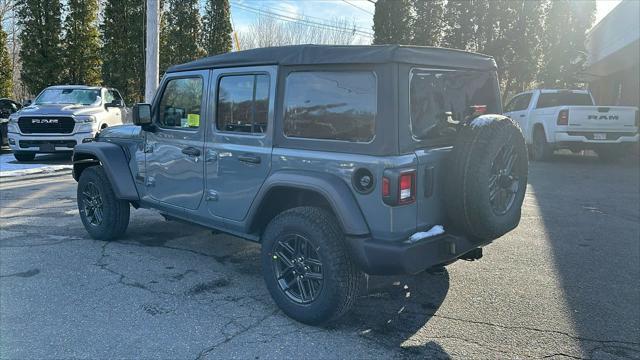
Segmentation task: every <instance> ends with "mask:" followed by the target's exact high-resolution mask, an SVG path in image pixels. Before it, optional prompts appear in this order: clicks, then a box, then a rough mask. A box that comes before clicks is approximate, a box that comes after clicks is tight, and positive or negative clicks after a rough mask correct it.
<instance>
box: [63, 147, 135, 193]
mask: <svg viewBox="0 0 640 360" xmlns="http://www.w3.org/2000/svg"><path fill="white" fill-rule="evenodd" d="M93 159H97V160H98V161H99V162H100V165H102V167H103V168H104V171H105V173H107V177H108V178H109V182H110V183H111V186H112V187H113V192H114V194H115V195H116V197H117V198H118V199H122V200H131V201H135V200H140V196H139V195H138V190H137V189H136V185H135V182H134V181H133V176H132V175H131V169H129V160H128V158H127V154H126V153H125V152H124V150H123V149H122V147H121V146H120V145H117V144H113V143H108V142H96V141H94V142H89V143H84V144H78V145H76V147H75V148H74V149H73V178H74V179H75V180H76V181H78V179H79V178H80V173H81V171H79V170H80V169H84V167H82V166H80V165H81V164H83V163H86V162H92V161H94V160H93Z"/></svg>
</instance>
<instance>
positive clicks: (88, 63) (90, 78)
mask: <svg viewBox="0 0 640 360" xmlns="http://www.w3.org/2000/svg"><path fill="white" fill-rule="evenodd" d="M68 6H69V11H68V13H67V17H66V18H65V21H64V29H65V35H64V39H63V49H64V64H65V68H66V69H67V74H66V75H67V76H66V79H65V80H66V82H67V83H70V84H87V85H99V84H100V82H101V76H100V64H101V61H100V32H99V31H98V24H97V17H98V1H97V0H68Z"/></svg>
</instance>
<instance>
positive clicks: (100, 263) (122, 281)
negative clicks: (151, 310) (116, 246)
mask: <svg viewBox="0 0 640 360" xmlns="http://www.w3.org/2000/svg"><path fill="white" fill-rule="evenodd" d="M109 244H110V242H105V243H104V244H103V245H102V250H101V252H100V257H99V258H98V260H97V261H96V263H95V265H96V266H98V267H99V268H100V269H101V270H104V271H107V272H109V273H111V274H113V275H117V276H118V281H117V283H118V284H121V285H123V286H128V287H132V288H136V289H141V290H145V291H148V292H150V293H152V294H164V295H169V296H175V295H176V294H173V293H170V292H166V291H159V290H153V289H150V288H148V287H147V286H145V285H144V284H141V283H139V282H137V281H135V280H133V281H131V282H127V281H125V280H127V279H130V278H129V277H127V276H126V275H125V274H122V273H119V272H117V271H115V270H112V269H110V268H109V267H108V266H109V265H110V264H109V263H106V262H104V259H105V258H106V257H107V256H109V255H107V246H108V245H109Z"/></svg>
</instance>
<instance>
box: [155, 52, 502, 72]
mask: <svg viewBox="0 0 640 360" xmlns="http://www.w3.org/2000/svg"><path fill="white" fill-rule="evenodd" d="M379 63H405V64H414V65H421V66H438V67H453V68H467V69H476V70H493V69H496V63H495V61H494V60H493V58H492V57H490V56H487V55H482V54H478V53H472V52H467V51H462V50H454V49H446V48H435V47H424V46H404V45H290V46H280V47H270V48H258V49H251V50H245V51H237V52H230V53H226V54H222V55H216V56H211V57H207V58H202V59H199V60H195V61H191V62H188V63H186V64H181V65H174V66H171V67H170V68H169V69H168V70H167V72H176V71H188V70H200V69H208V68H222V67H231V66H252V65H328V64H379Z"/></svg>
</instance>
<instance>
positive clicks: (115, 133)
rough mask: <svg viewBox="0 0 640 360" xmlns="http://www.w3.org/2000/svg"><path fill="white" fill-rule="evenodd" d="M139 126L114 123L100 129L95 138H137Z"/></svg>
mask: <svg viewBox="0 0 640 360" xmlns="http://www.w3.org/2000/svg"><path fill="white" fill-rule="evenodd" d="M140 133H141V128H140V126H137V125H131V124H126V125H116V126H110V127H108V128H106V129H103V130H100V132H99V133H98V135H96V138H97V139H105V138H109V139H138V138H140Z"/></svg>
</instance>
